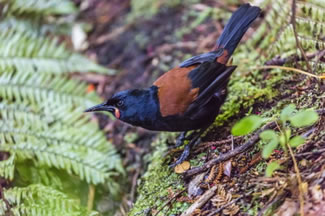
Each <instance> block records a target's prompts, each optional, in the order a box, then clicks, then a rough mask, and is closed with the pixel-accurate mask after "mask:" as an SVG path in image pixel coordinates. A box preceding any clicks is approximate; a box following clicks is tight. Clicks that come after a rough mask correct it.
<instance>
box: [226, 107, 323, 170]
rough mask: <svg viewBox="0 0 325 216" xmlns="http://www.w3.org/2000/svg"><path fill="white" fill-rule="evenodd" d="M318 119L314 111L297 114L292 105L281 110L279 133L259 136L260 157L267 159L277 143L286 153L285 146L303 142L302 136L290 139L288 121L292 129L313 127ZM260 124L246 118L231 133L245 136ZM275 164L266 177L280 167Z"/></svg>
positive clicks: (254, 119)
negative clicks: (261, 148) (261, 146)
mask: <svg viewBox="0 0 325 216" xmlns="http://www.w3.org/2000/svg"><path fill="white" fill-rule="evenodd" d="M318 118H319V116H318V114H317V112H316V111H314V110H301V111H299V112H297V110H296V108H295V105H293V104H290V105H288V106H286V107H285V108H283V109H282V111H281V114H280V122H281V123H282V127H281V128H280V132H276V131H274V130H265V131H263V132H261V133H260V134H259V136H260V139H261V140H262V141H263V143H265V145H264V146H263V150H262V157H263V158H265V159H267V158H269V157H270V156H271V154H272V153H273V151H274V150H275V149H276V148H277V147H278V144H279V143H280V144H281V145H280V146H281V147H282V148H283V150H284V151H287V144H289V145H290V146H291V147H298V146H299V145H301V144H303V143H304V142H305V138H303V137H302V136H299V135H298V136H294V137H291V128H290V127H289V126H287V124H286V123H287V122H288V121H289V122H290V123H291V125H292V126H293V127H297V128H301V127H306V126H311V125H313V124H314V123H316V122H317V120H318ZM262 122H263V119H262V118H261V117H258V116H256V115H250V116H246V117H244V118H243V119H241V120H240V121H239V122H237V123H236V124H235V125H234V127H233V128H232V130H231V133H232V134H233V135H235V136H239V135H247V134H249V133H252V132H253V131H254V130H256V129H257V128H258V127H260V126H261V124H262ZM275 163H276V162H272V163H271V164H269V165H268V168H267V171H266V175H267V176H272V172H273V171H274V170H275V169H278V168H279V167H280V165H279V166H275V165H274V164H275ZM269 166H270V167H269Z"/></svg>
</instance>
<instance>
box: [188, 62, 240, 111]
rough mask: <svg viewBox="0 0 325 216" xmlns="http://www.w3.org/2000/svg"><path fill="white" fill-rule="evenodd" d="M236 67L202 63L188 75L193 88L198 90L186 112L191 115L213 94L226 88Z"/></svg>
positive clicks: (216, 63)
mask: <svg viewBox="0 0 325 216" xmlns="http://www.w3.org/2000/svg"><path fill="white" fill-rule="evenodd" d="M235 69H236V66H226V65H224V64H221V63H218V62H204V63H202V64H201V65H199V66H198V67H197V68H196V69H194V70H192V71H191V72H190V73H189V75H188V76H189V77H190V79H191V81H192V87H193V88H199V94H198V96H197V97H196V98H195V100H194V101H193V102H192V103H191V104H190V105H189V107H188V109H187V110H186V115H191V114H192V113H193V112H195V111H197V110H198V109H199V108H200V107H203V106H204V105H205V104H206V103H208V102H209V101H210V99H211V98H212V97H213V96H214V94H215V93H218V92H221V91H223V90H225V89H226V88H227V84H228V81H229V77H230V75H231V74H232V72H233V71H234V70H235Z"/></svg>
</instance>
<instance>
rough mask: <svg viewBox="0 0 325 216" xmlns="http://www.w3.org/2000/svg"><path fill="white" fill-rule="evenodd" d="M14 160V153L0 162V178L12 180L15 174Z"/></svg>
mask: <svg viewBox="0 0 325 216" xmlns="http://www.w3.org/2000/svg"><path fill="white" fill-rule="evenodd" d="M15 158H16V155H15V154H14V153H12V154H10V156H9V158H8V159H6V160H3V161H0V177H2V178H5V179H8V180H12V179H13V178H14V172H15Z"/></svg>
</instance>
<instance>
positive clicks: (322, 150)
mask: <svg viewBox="0 0 325 216" xmlns="http://www.w3.org/2000/svg"><path fill="white" fill-rule="evenodd" d="M323 152H325V148H322V149H317V150H313V151H311V152H304V153H299V154H295V157H303V156H308V155H313V154H320V153H323Z"/></svg>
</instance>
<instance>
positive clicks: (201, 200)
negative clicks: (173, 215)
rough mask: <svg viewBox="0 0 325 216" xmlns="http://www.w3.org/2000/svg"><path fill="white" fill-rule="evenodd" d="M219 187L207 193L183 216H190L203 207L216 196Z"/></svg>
mask: <svg viewBox="0 0 325 216" xmlns="http://www.w3.org/2000/svg"><path fill="white" fill-rule="evenodd" d="M217 188H218V186H217V185H215V186H213V187H212V188H210V189H209V190H208V191H207V192H205V193H204V194H203V195H202V196H201V197H200V198H199V199H198V200H196V201H195V203H193V204H192V205H191V206H190V207H189V208H188V209H187V210H186V211H185V212H184V213H182V214H181V216H190V215H192V213H193V212H194V211H195V209H197V208H200V207H202V206H203V205H204V204H205V203H206V202H207V201H208V200H210V198H211V197H212V196H213V195H214V194H215V192H216V190H217Z"/></svg>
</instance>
